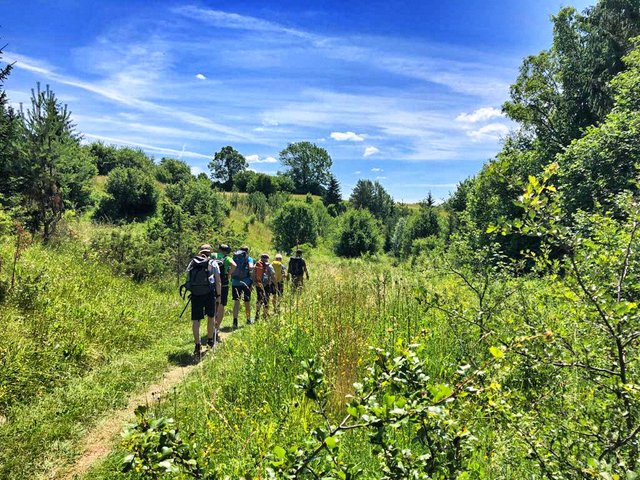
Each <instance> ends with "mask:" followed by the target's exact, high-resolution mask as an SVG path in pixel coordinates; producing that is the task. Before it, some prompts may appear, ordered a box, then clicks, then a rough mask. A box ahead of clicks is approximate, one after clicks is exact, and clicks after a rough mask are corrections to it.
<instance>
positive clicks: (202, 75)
mask: <svg viewBox="0 0 640 480" xmlns="http://www.w3.org/2000/svg"><path fill="white" fill-rule="evenodd" d="M196 78H197V79H198V80H206V79H207V77H205V76H204V74H202V73H199V74H197V75H196Z"/></svg>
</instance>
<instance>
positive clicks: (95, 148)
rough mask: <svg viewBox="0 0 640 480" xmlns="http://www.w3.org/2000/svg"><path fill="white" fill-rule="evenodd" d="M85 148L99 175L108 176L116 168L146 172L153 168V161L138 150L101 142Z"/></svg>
mask: <svg viewBox="0 0 640 480" xmlns="http://www.w3.org/2000/svg"><path fill="white" fill-rule="evenodd" d="M86 148H87V149H88V150H89V152H90V153H91V154H92V155H93V156H94V158H95V161H96V165H97V167H98V173H99V174H100V175H108V174H109V173H110V172H111V171H112V170H114V169H116V168H118V167H123V168H138V169H140V170H145V171H146V172H151V171H152V170H153V168H154V164H153V161H152V160H151V159H150V158H149V157H147V155H146V154H145V153H144V152H143V151H142V150H140V149H135V148H131V147H117V146H115V145H105V144H104V143H102V142H95V143H91V144H90V145H89V146H88V147H86Z"/></svg>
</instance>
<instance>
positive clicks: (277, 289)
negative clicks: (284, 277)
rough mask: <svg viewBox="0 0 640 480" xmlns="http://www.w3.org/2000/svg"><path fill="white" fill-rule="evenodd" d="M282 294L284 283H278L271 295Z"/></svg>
mask: <svg viewBox="0 0 640 480" xmlns="http://www.w3.org/2000/svg"><path fill="white" fill-rule="evenodd" d="M282 292H284V282H278V283H276V284H275V285H274V286H273V294H274V295H278V296H282Z"/></svg>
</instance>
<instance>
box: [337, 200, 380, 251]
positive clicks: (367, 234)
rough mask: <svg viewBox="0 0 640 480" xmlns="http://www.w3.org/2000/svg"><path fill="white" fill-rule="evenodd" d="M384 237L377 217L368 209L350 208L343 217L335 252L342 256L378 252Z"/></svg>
mask: <svg viewBox="0 0 640 480" xmlns="http://www.w3.org/2000/svg"><path fill="white" fill-rule="evenodd" d="M381 244H382V238H381V235H380V229H379V228H378V225H377V222H376V219H375V218H374V217H373V215H371V213H370V212H369V211H367V210H363V209H356V210H348V211H347V213H345V214H344V217H343V219H342V225H341V227H340V230H339V233H338V241H337V242H336V245H335V252H336V254H337V255H340V256H341V257H359V256H360V255H362V254H363V253H371V254H374V253H377V252H378V250H380V246H381Z"/></svg>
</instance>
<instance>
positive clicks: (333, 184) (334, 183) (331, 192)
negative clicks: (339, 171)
mask: <svg viewBox="0 0 640 480" xmlns="http://www.w3.org/2000/svg"><path fill="white" fill-rule="evenodd" d="M341 201H342V194H341V193H340V182H338V179H337V178H336V176H335V175H334V174H333V173H330V174H329V183H328V184H327V189H326V191H325V192H324V195H323V196H322V202H323V203H324V205H325V207H328V206H329V205H338V204H339V203H340V202H341Z"/></svg>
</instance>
